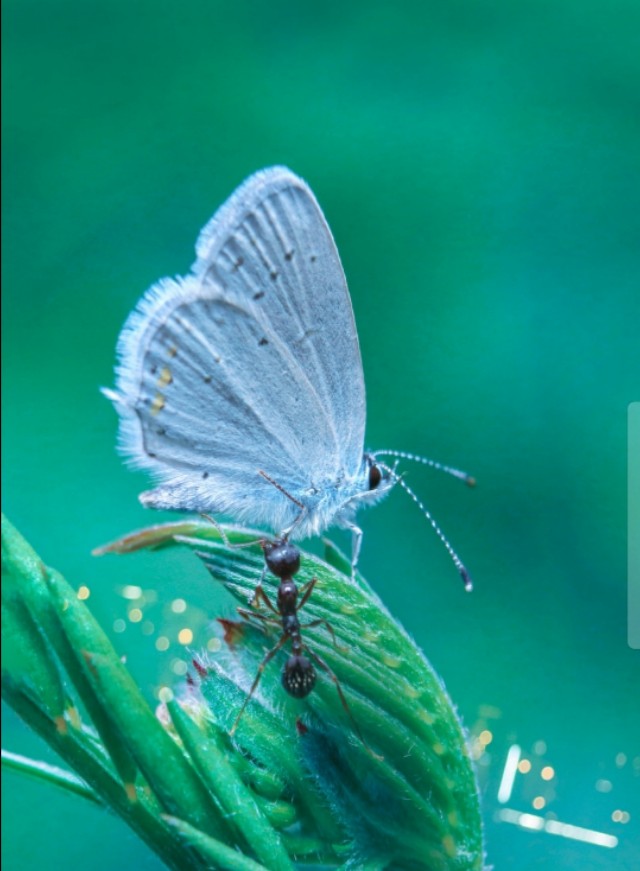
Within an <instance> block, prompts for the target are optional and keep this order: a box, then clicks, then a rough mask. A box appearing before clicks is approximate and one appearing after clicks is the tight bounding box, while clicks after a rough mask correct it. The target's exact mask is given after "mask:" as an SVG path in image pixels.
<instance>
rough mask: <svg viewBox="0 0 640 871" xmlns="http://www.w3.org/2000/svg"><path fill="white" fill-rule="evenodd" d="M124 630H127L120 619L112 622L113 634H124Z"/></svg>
mask: <svg viewBox="0 0 640 871" xmlns="http://www.w3.org/2000/svg"><path fill="white" fill-rule="evenodd" d="M126 628H127V624H126V623H125V622H124V620H123V619H122V618H121V617H119V618H118V619H117V620H114V621H113V631H114V632H124V630H125V629H126Z"/></svg>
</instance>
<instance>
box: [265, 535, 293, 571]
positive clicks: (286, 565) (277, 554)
mask: <svg viewBox="0 0 640 871" xmlns="http://www.w3.org/2000/svg"><path fill="white" fill-rule="evenodd" d="M261 544H262V550H263V551H264V558H265V561H266V563H267V566H268V567H269V571H270V572H272V573H273V574H274V575H275V576H276V577H277V578H280V579H281V580H282V579H284V578H292V577H293V576H294V575H295V573H296V572H297V571H298V569H299V568H300V551H299V550H298V548H297V547H295V545H293V544H290V543H289V542H288V541H286V540H285V539H277V540H276V541H263V542H261Z"/></svg>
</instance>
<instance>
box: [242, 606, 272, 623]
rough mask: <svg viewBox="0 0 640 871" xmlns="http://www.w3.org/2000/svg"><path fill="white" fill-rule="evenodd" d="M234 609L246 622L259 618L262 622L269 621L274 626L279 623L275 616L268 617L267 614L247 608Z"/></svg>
mask: <svg viewBox="0 0 640 871" xmlns="http://www.w3.org/2000/svg"><path fill="white" fill-rule="evenodd" d="M236 610H237V612H238V614H239V615H240V616H241V617H242V619H243V620H246V621H247V623H251V621H252V620H254V619H255V620H261V621H262V622H263V623H271V624H272V625H275V626H280V625H281V621H280V620H279V619H278V618H277V617H270V616H269V615H268V614H259V613H256V612H255V611H249V610H247V608H237V609H236ZM253 625H255V624H253Z"/></svg>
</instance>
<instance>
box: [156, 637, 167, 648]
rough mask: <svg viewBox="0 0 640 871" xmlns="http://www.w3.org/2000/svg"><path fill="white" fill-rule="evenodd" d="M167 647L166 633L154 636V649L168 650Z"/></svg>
mask: <svg viewBox="0 0 640 871" xmlns="http://www.w3.org/2000/svg"><path fill="white" fill-rule="evenodd" d="M168 649H169V639H168V638H167V636H166V635H161V636H160V637H159V638H156V650H168Z"/></svg>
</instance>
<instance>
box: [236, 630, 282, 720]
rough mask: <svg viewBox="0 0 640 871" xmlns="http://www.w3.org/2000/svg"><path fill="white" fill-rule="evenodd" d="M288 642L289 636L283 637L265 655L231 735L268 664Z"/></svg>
mask: <svg viewBox="0 0 640 871" xmlns="http://www.w3.org/2000/svg"><path fill="white" fill-rule="evenodd" d="M286 640H287V636H286V635H283V636H282V637H281V638H280V641H278V643H277V644H276V646H275V647H272V648H271V650H269V651H268V653H266V654H265V657H264V659H263V660H262V662H261V663H260V665H259V666H258V673H257V674H256V676H255V679H254V681H253V683H252V684H251V689H250V690H249V692H248V693H247V697H246V698H245V700H244V702H243V703H242V707H241V708H240V713H239V714H238V716H237V717H236V720H235V723H234V724H233V726H232V727H231V731H230V732H229V734H230V735H233V733H234V732H235V731H236V729H237V728H238V723H239V722H240V718H241V717H242V715H243V714H244V709H245V708H246V707H247V705H248V704H249V700H250V699H251V696H252V695H253V694H254V692H255V689H256V687H257V686H258V684H259V683H260V678H261V677H262V672H263V671H264V670H265V667H266V665H267V663H268V662H269V661H270V660H272V659H273V657H274V656H275V655H276V653H277V652H278V651H279V650H280V648H281V647H283V646H284V644H285V642H286Z"/></svg>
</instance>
